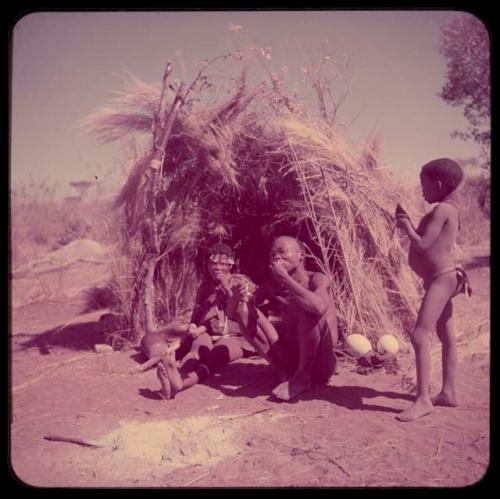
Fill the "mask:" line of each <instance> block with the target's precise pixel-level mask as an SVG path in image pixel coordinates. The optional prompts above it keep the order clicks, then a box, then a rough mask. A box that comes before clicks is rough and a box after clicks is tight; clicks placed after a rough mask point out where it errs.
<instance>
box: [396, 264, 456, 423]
mask: <svg viewBox="0 0 500 499" xmlns="http://www.w3.org/2000/svg"><path fill="white" fill-rule="evenodd" d="M456 285H457V281H456V276H455V275H454V274H445V275H443V276H441V277H438V278H437V279H435V280H434V281H432V283H431V284H430V286H429V288H428V289H427V291H426V293H425V296H424V299H423V300H422V305H421V306H420V310H419V312H418V316H417V323H416V325H415V328H414V329H413V332H412V334H411V342H412V345H413V348H414V349H415V363H416V368H417V399H416V401H415V403H414V404H413V405H412V406H411V407H409V408H408V409H406V410H404V411H403V412H402V413H401V414H399V415H398V416H397V417H396V418H397V419H399V420H400V421H412V420H414V419H418V418H421V417H422V416H425V415H426V414H429V413H430V412H431V411H432V407H433V406H432V401H431V398H430V396H429V387H430V381H431V379H430V378H431V352H430V344H429V335H430V332H431V331H432V329H434V327H435V326H436V323H437V320H438V319H439V317H440V316H441V314H442V312H443V310H444V308H445V306H446V303H448V301H449V299H450V297H451V296H452V295H453V293H454V291H455V288H456Z"/></svg>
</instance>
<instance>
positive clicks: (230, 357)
mask: <svg viewBox="0 0 500 499" xmlns="http://www.w3.org/2000/svg"><path fill="white" fill-rule="evenodd" d="M242 358H243V349H242V343H241V342H240V341H239V340H238V339H237V338H227V339H222V340H220V341H218V342H217V343H216V344H215V345H214V347H213V348H212V349H211V350H210V351H209V352H208V353H207V354H206V355H204V358H203V363H201V362H197V363H196V365H193V369H192V370H191V371H189V372H186V371H185V366H186V364H185V365H184V368H183V369H182V371H183V372H182V374H181V372H180V371H179V369H178V368H177V364H176V362H175V359H174V358H173V357H172V356H167V357H166V358H165V359H164V360H163V361H162V362H161V363H160V365H159V366H158V378H159V379H160V382H161V383H162V390H161V393H162V395H163V397H164V398H166V399H170V398H172V397H174V396H175V394H176V393H177V392H180V391H183V390H187V389H188V388H191V387H192V386H194V385H196V384H198V383H199V382H200V381H203V380H204V379H206V378H207V377H208V375H209V374H211V373H213V372H215V371H216V370H217V369H220V368H221V367H223V366H225V365H227V364H229V363H230V362H233V361H235V360H238V359H242ZM165 378H166V379H165Z"/></svg>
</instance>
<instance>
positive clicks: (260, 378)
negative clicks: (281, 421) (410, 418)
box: [203, 363, 414, 414]
mask: <svg viewBox="0 0 500 499" xmlns="http://www.w3.org/2000/svg"><path fill="white" fill-rule="evenodd" d="M334 379H335V380H338V381H336V382H338V383H340V382H341V380H342V376H341V375H340V376H335V378H334ZM278 383H279V380H278V377H277V375H276V373H275V372H274V370H273V369H272V367H270V366H269V365H265V364H257V363H244V364H243V363H234V364H230V365H229V366H227V367H225V368H224V369H222V370H221V371H220V372H218V373H216V374H214V375H213V376H211V377H210V378H209V379H207V380H205V381H204V383H203V384H205V385H207V386H210V387H211V388H214V389H215V390H219V391H220V392H221V393H223V394H224V395H226V396H228V397H245V398H255V397H261V396H265V395H268V396H269V399H268V400H272V401H275V402H277V403H280V404H281V403H283V404H295V403H297V402H299V401H301V400H326V401H328V402H331V403H332V404H335V405H338V406H341V407H345V408H347V409H350V410H360V411H380V412H391V413H394V414H396V413H399V412H401V409H396V408H393V407H387V406H383V405H379V404H370V403H366V402H365V401H364V399H369V398H377V397H386V398H389V399H398V400H408V401H413V399H414V397H413V396H411V395H409V394H407V393H404V392H394V391H379V390H375V389H373V388H369V387H367V386H357V385H345V386H328V385H316V386H315V387H314V388H313V389H312V390H311V391H309V392H307V393H304V394H302V395H300V396H299V397H297V398H296V399H295V400H294V401H292V402H281V401H278V400H276V399H275V398H274V397H273V396H272V394H271V392H272V390H273V388H274V387H275V386H276V385H277V384H278Z"/></svg>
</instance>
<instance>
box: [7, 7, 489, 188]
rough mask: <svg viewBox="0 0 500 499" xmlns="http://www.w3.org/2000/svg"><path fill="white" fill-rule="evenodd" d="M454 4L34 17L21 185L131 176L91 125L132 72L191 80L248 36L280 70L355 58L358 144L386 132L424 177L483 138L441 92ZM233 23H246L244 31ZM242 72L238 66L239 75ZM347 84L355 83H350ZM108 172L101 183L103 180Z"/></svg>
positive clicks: (352, 97)
mask: <svg viewBox="0 0 500 499" xmlns="http://www.w3.org/2000/svg"><path fill="white" fill-rule="evenodd" d="M453 15H454V12H453V11H335V10H331V11H307V12H304V11H282V12H263V11H252V12H241V11H221V12H203V11H202V12H174V11H171V12H168V11H163V12H161V11H157V12H154V11H153V12H34V13H30V14H28V15H27V16H25V17H22V18H21V19H20V20H18V21H17V23H16V24H15V25H14V27H13V29H12V80H11V91H12V94H11V155H10V179H11V188H16V187H18V186H20V185H29V184H31V183H33V184H35V185H36V184H39V183H40V182H45V183H47V184H50V185H54V186H55V187H56V192H57V195H58V196H65V195H76V194H77V193H76V192H75V191H74V190H72V188H71V187H70V185H69V183H70V182H72V181H80V180H95V181H96V182H101V184H102V185H105V186H106V187H107V188H109V187H110V186H111V189H113V188H114V186H119V185H120V183H121V182H122V175H123V173H122V172H123V166H122V165H123V164H124V162H125V160H126V154H127V150H126V149H125V148H124V146H123V145H120V144H114V143H111V144H104V145H103V144H100V143H99V142H98V141H97V140H96V137H95V136H92V135H90V134H88V133H87V132H85V131H83V130H82V129H80V128H78V127H77V123H78V121H79V120H81V119H82V118H84V117H85V116H86V115H88V114H89V113H91V112H92V111H94V110H95V109H96V108H97V107H99V106H101V105H103V104H104V102H105V100H106V99H108V98H110V97H111V96H112V93H113V92H114V91H117V90H121V89H122V88H123V81H122V76H121V75H123V72H124V71H128V72H130V73H132V74H134V75H135V76H137V77H138V78H140V79H141V80H143V81H145V82H147V83H153V82H159V81H160V80H161V78H162V75H163V70H164V66H165V61H166V60H167V59H170V60H172V62H173V65H174V72H173V75H172V77H176V78H178V79H180V80H186V81H187V82H188V83H189V82H190V81H191V79H192V77H193V75H194V74H195V73H196V72H197V70H198V68H199V66H198V65H199V63H200V62H201V61H202V60H203V59H210V58H212V57H215V56H218V55H221V54H225V53H228V52H230V51H234V50H236V49H238V48H241V46H242V43H243V42H242V40H241V37H242V36H243V37H244V41H245V43H247V44H248V43H251V44H254V45H256V46H259V47H270V48H271V59H270V60H269V61H268V64H269V67H270V69H271V70H273V71H280V70H282V68H283V66H286V67H287V68H290V71H289V72H288V73H287V74H286V78H287V84H290V85H292V84H293V83H294V81H293V80H294V79H296V80H297V81H298V79H299V78H300V66H301V64H302V63H304V62H307V61H309V60H311V57H313V56H314V54H318V53H320V51H321V46H322V44H324V43H325V42H328V46H329V47H330V49H332V54H333V55H332V62H334V61H335V62H336V61H340V60H344V61H345V60H347V61H348V63H349V64H348V70H347V73H346V77H347V81H348V87H345V84H346V83H345V82H343V81H338V82H337V83H338V87H337V88H338V89H339V91H341V90H342V88H348V92H347V98H346V100H345V101H344V103H343V105H342V107H341V109H340V111H339V115H338V123H339V124H340V125H343V126H342V133H343V135H344V137H345V139H346V140H347V142H348V143H349V145H350V146H351V148H352V150H353V151H356V150H359V149H360V148H361V147H362V145H363V143H364V142H365V140H366V139H367V137H368V136H369V135H370V134H373V133H375V134H377V135H378V136H379V138H380V143H381V154H382V160H383V162H384V164H385V165H386V166H387V167H388V168H389V169H390V170H391V171H393V172H394V173H395V175H397V176H401V177H402V178H405V179H410V180H411V179H415V180H416V179H417V178H418V172H419V169H420V167H421V166H422V164H424V163H425V162H427V161H429V160H431V159H435V158H437V157H443V156H447V157H451V158H454V159H457V158H461V159H464V158H470V157H472V156H476V155H478V153H479V149H478V147H477V146H476V145H475V144H474V143H471V142H464V141H462V140H460V139H456V138H451V137H450V134H451V132H452V131H453V130H454V129H457V128H458V129H465V128H466V127H467V121H466V120H465V118H464V117H463V114H462V111H461V110H460V109H459V108H454V107H451V106H449V105H448V104H446V103H445V102H444V101H443V100H442V99H440V98H439V96H438V93H439V91H440V89H441V88H442V86H443V84H444V82H445V72H446V60H445V59H444V57H443V56H442V55H441V54H440V53H439V50H438V46H439V39H440V29H441V26H442V24H443V23H444V22H446V20H448V19H449V18H450V17H451V16H453ZM231 25H236V26H241V30H239V31H237V32H235V31H234V30H230V29H228V27H230V26H231ZM236 74H237V72H236ZM342 85H344V87H342ZM96 177H97V179H96Z"/></svg>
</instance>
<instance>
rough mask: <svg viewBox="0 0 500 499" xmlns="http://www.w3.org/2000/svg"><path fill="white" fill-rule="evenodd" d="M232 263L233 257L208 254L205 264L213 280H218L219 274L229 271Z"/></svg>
mask: <svg viewBox="0 0 500 499" xmlns="http://www.w3.org/2000/svg"><path fill="white" fill-rule="evenodd" d="M233 264H234V261H233V259H232V258H231V257H230V256H228V255H223V254H219V255H210V257H209V259H208V264H207V268H208V273H209V275H210V277H211V278H212V280H213V281H215V282H219V280H220V277H221V276H224V275H229V274H230V273H231V267H232V266H233Z"/></svg>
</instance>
